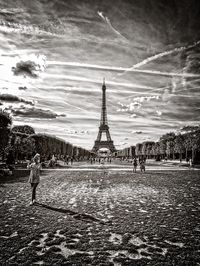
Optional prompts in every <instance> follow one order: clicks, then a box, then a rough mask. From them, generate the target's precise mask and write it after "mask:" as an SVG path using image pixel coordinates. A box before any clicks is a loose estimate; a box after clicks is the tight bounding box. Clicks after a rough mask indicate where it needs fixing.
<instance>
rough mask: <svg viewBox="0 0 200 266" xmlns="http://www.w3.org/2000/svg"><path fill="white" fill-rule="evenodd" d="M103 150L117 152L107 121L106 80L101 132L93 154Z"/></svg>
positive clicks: (103, 94)
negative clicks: (103, 135)
mask: <svg viewBox="0 0 200 266" xmlns="http://www.w3.org/2000/svg"><path fill="white" fill-rule="evenodd" d="M102 134H105V135H106V140H102ZM101 148H107V149H109V150H110V151H111V152H115V151H116V149H115V146H114V143H113V141H112V139H111V136H110V132H109V126H108V119H107V110H106V85H105V80H104V81H103V86H102V108H101V121H100V126H99V132H98V135H97V139H96V140H95V142H94V147H93V149H92V151H93V152H97V151H98V150H99V149H101Z"/></svg>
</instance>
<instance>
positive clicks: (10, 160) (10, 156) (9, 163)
mask: <svg viewBox="0 0 200 266" xmlns="http://www.w3.org/2000/svg"><path fill="white" fill-rule="evenodd" d="M6 165H7V167H8V169H9V170H10V171H11V172H13V169H14V165H15V158H14V155H13V151H12V150H9V152H8V156H7V159H6Z"/></svg>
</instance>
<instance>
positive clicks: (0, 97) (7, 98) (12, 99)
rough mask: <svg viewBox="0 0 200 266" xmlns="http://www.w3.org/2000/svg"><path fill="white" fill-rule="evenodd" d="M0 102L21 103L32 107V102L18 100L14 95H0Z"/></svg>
mask: <svg viewBox="0 0 200 266" xmlns="http://www.w3.org/2000/svg"><path fill="white" fill-rule="evenodd" d="M0 100H1V101H3V102H22V103H26V104H29V105H34V103H33V102H31V101H27V100H25V99H22V98H19V97H17V96H15V95H12V94H0Z"/></svg>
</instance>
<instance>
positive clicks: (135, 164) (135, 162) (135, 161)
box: [133, 158, 138, 173]
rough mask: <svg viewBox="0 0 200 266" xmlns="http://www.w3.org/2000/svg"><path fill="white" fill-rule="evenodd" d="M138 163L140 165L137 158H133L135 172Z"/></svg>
mask: <svg viewBox="0 0 200 266" xmlns="http://www.w3.org/2000/svg"><path fill="white" fill-rule="evenodd" d="M137 165H138V163H137V159H136V158H134V160H133V172H135V173H136V169H137Z"/></svg>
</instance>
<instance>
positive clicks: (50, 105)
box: [0, 0, 200, 149]
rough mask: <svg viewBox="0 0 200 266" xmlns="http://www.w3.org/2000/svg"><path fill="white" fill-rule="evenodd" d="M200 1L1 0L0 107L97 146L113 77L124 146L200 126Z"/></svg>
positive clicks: (111, 106) (116, 133)
mask: <svg viewBox="0 0 200 266" xmlns="http://www.w3.org/2000/svg"><path fill="white" fill-rule="evenodd" d="M199 17H200V2H199V1H198V0H196V1H195V0H190V1H188V0H165V1H164V0H148V1H147V0H132V1H131V0H130V1H127V0H115V1H114V0H113V1H112V0H103V1H95V0H87V1H84V0H82V1H81V0H33V1H25V0H15V1H13V0H7V1H3V0H0V105H1V106H0V107H1V108H3V109H6V110H8V111H9V112H11V113H12V115H13V123H14V124H16V125H21V124H28V125H30V126H33V127H34V128H35V130H36V132H45V133H49V134H54V135H56V136H58V137H60V138H63V139H65V140H66V141H70V142H72V143H73V144H75V145H80V146H82V147H85V148H89V149H90V148H92V146H93V143H94V140H95V139H96V136H97V133H98V126H99V120H100V111H101V86H102V80H103V78H104V77H105V79H106V85H107V109H108V121H109V126H110V133H111V137H112V139H113V140H114V144H115V145H116V148H123V147H126V146H129V145H130V144H135V143H137V142H140V141H145V140H157V139H158V138H159V137H160V136H161V135H162V134H164V133H166V132H170V131H177V130H179V129H180V128H181V127H183V126H185V125H196V124H199V120H200V91H199V88H200V82H199V79H200V19H199Z"/></svg>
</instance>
